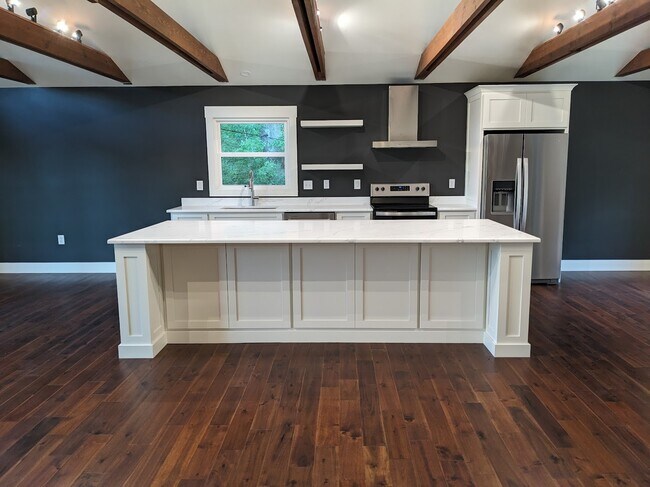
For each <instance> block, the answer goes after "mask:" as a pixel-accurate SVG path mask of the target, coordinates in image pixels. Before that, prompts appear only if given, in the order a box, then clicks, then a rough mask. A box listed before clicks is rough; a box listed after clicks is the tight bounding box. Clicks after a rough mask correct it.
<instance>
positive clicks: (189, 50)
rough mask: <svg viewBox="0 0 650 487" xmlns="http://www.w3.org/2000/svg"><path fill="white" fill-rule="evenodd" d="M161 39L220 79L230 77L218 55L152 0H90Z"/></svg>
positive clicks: (191, 61)
mask: <svg viewBox="0 0 650 487" xmlns="http://www.w3.org/2000/svg"><path fill="white" fill-rule="evenodd" d="M88 1H89V2H91V3H98V4H100V5H101V6H103V7H105V8H107V9H108V10H110V11H111V12H113V13H114V14H115V15H117V16H118V17H121V18H122V19H124V20H126V21H127V22H128V23H129V24H131V25H133V26H134V27H136V28H137V29H139V30H141V31H142V32H144V33H145V34H147V35H148V36H149V37H152V38H153V39H154V40H156V41H158V42H159V43H160V44H162V45H163V46H165V47H166V48H167V49H170V50H171V51H173V52H175V53H176V54H178V55H179V56H180V57H182V58H183V59H185V60H186V61H188V62H189V63H191V64H193V65H194V66H196V67H197V68H199V69H200V70H201V71H203V72H204V73H206V74H207V75H209V76H211V77H212V78H214V79H216V80H217V81H221V82H225V81H228V77H227V76H226V73H225V71H224V70H223V67H222V66H221V62H220V61H219V58H218V57H217V56H216V55H215V54H214V53H213V52H212V51H210V50H209V49H208V48H207V47H205V46H204V45H203V44H201V42H199V40H198V39H197V38H196V37H194V36H193V35H192V34H190V33H189V32H188V31H187V30H185V28H184V27H182V26H181V25H180V24H179V23H178V22H176V21H175V20H174V19H173V18H171V17H170V16H169V15H167V14H166V13H165V12H164V11H163V10H162V9H161V8H160V7H158V6H157V5H156V4H155V3H153V2H152V1H151V0H88Z"/></svg>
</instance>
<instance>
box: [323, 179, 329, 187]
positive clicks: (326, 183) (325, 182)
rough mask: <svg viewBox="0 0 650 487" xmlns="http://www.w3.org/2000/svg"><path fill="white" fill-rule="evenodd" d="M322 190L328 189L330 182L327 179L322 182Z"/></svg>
mask: <svg viewBox="0 0 650 487" xmlns="http://www.w3.org/2000/svg"><path fill="white" fill-rule="evenodd" d="M323 189H330V180H329V179H324V180H323Z"/></svg>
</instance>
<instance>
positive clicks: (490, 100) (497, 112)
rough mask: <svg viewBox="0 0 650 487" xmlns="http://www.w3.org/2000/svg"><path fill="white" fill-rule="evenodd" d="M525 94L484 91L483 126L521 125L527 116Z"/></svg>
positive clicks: (503, 126) (504, 126) (506, 126)
mask: <svg viewBox="0 0 650 487" xmlns="http://www.w3.org/2000/svg"><path fill="white" fill-rule="evenodd" d="M527 103H528V102H527V100H526V96H525V95H523V96H519V95H517V94H513V93H502V92H496V93H486V94H485V96H484V97H483V126H484V127H489V128H510V127H518V126H522V125H523V124H524V123H525V122H526V117H527V112H528V110H527Z"/></svg>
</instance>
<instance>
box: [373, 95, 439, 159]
mask: <svg viewBox="0 0 650 487" xmlns="http://www.w3.org/2000/svg"><path fill="white" fill-rule="evenodd" d="M419 89H420V87H419V86H418V85H406V86H389V87H388V140H376V141H374V142H373V143H372V148H373V149H409V148H421V147H437V146H438V141H437V140H418V91H419Z"/></svg>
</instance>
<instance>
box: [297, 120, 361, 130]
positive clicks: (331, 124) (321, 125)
mask: <svg viewBox="0 0 650 487" xmlns="http://www.w3.org/2000/svg"><path fill="white" fill-rule="evenodd" d="M300 126H301V127H302V128H305V129H307V128H310V129H327V128H330V129H333V128H345V127H363V120H301V121H300Z"/></svg>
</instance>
